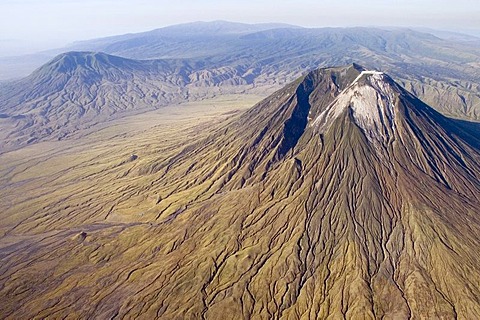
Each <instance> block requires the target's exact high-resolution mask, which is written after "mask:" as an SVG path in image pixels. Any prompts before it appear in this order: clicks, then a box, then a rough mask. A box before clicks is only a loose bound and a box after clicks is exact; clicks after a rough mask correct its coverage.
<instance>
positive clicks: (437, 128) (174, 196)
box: [0, 65, 480, 319]
mask: <svg viewBox="0 0 480 320" xmlns="http://www.w3.org/2000/svg"><path fill="white" fill-rule="evenodd" d="M189 124H191V123H190V122H189ZM187 127H188V126H186V125H184V124H182V123H181V122H174V121H173V122H171V123H170V124H168V125H164V126H163V127H161V128H159V127H152V128H150V129H148V130H145V131H144V132H137V133H136V135H135V136H131V137H130V136H127V137H126V138H127V139H124V140H122V141H123V142H122V143H118V140H115V138H112V139H111V140H110V141H103V142H102V143H100V142H98V143H96V144H93V143H87V142H85V143H84V144H79V145H72V146H69V148H67V149H62V150H67V151H62V152H60V151H59V152H57V153H55V152H56V150H57V149H55V147H53V146H52V149H51V150H50V155H48V156H41V155H38V154H37V153H36V152H38V149H35V146H32V147H30V148H26V149H21V150H19V151H17V152H24V154H23V155H25V156H30V157H32V158H33V159H34V160H32V161H35V164H34V165H32V162H28V163H27V162H26V160H25V161H23V162H22V161H19V160H17V162H15V163H14V165H15V169H12V167H11V166H10V167H9V165H7V164H5V163H3V164H2V165H1V169H2V175H3V176H4V178H3V179H4V180H2V181H7V180H8V181H9V182H8V185H9V186H10V192H11V193H10V197H6V198H5V199H4V200H3V201H4V202H6V201H10V203H15V205H11V206H9V205H2V210H3V213H2V219H3V222H2V229H1V230H2V234H3V237H2V243H3V245H2V248H1V251H0V253H1V256H0V259H1V264H0V300H1V301H2V302H1V303H0V315H1V317H2V318H6V319H29V318H39V319H40V318H59V319H60V318H62V319H63V318H72V319H73V318H85V319H88V318H97V319H113V318H130V319H135V318H143V319H153V318H161V319H250V318H252V319H280V318H281V319H342V318H349V319H370V318H372V319H373V318H376V319H409V318H412V319H454V318H458V319H480V286H479V283H480V269H479V265H480V242H479V241H480V240H479V235H480V216H479V214H478V213H479V208H480V198H479V195H480V183H479V181H480V138H479V135H478V132H479V131H478V130H479V126H478V125H477V124H475V123H468V122H466V121H459V120H454V119H450V118H446V117H444V116H443V115H441V114H440V113H438V112H436V111H435V110H434V109H432V108H431V107H429V106H428V105H426V104H425V103H423V102H422V101H420V100H419V99H417V98H416V97H415V96H414V95H412V94H411V93H409V92H407V91H406V90H405V89H403V88H402V87H401V86H400V85H399V84H397V83H396V82H395V81H394V80H393V79H392V78H391V77H389V76H388V75H387V74H384V73H382V72H378V71H368V70H365V69H364V68H362V67H360V66H358V65H349V66H345V67H335V68H323V69H318V70H315V71H312V72H309V73H308V74H307V75H305V76H303V77H301V78H299V79H298V80H296V81H294V82H293V83H291V84H289V85H287V86H286V87H285V88H283V89H281V90H279V91H277V92H275V93H274V94H273V95H271V96H269V97H268V98H266V99H264V100H262V101H261V102H259V103H257V104H256V105H255V106H253V107H252V108H250V109H248V110H246V111H244V112H234V113H232V114H230V115H223V116H222V117H215V118H213V119H210V120H209V121H206V122H202V123H200V124H198V125H197V126H193V128H192V127H189V128H187ZM90 138H92V137H90ZM125 140H126V141H125ZM48 146H50V145H49V144H48V143H45V144H44V145H43V146H42V147H43V148H45V147H48ZM22 150H23V151H22ZM14 154H15V152H13V153H11V154H10V156H11V157H13V155H14ZM8 156H9V155H3V158H2V159H3V160H7V158H8ZM3 160H2V161H3ZM10 165H11V164H10ZM7 168H10V169H9V171H6V170H7ZM40 168H41V170H45V171H44V172H43V174H42V175H39V174H38V171H37V172H34V171H35V170H40ZM47 169H48V170H47ZM34 177H35V178H34ZM12 183H13V184H15V187H13V186H12ZM17 187H18V188H20V187H21V189H19V190H21V192H20V191H19V192H17V193H15V192H13V191H11V189H14V188H17ZM14 197H15V198H14ZM18 199H20V200H21V201H18Z"/></svg>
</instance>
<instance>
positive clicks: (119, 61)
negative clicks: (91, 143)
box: [0, 21, 480, 150]
mask: <svg viewBox="0 0 480 320" xmlns="http://www.w3.org/2000/svg"><path fill="white" fill-rule="evenodd" d="M69 49H71V50H82V51H80V52H78V51H71V52H67V53H62V54H60V55H58V56H57V57H55V58H54V59H53V60H52V61H50V62H48V63H47V64H46V65H44V66H42V67H41V68H39V69H38V70H36V71H35V72H34V73H33V74H32V75H30V76H28V77H26V78H24V79H21V80H17V81H13V82H9V83H4V84H0V114H1V115H2V119H0V122H1V123H3V125H2V127H3V128H2V129H0V137H1V138H2V140H3V142H2V143H1V145H2V148H3V150H8V149H10V148H15V147H18V146H22V145H25V144H26V143H32V142H34V141H41V140H45V139H52V138H53V139H59V138H65V137H67V136H69V135H70V134H71V133H73V132H76V130H78V129H81V128H85V127H90V126H92V125H95V124H96V123H98V122H104V121H108V120H109V119H112V118H118V117H121V116H124V115H126V114H131V113H139V112H144V111H146V110H152V109H153V108H158V107H161V106H164V105H166V104H170V103H174V102H178V101H185V100H195V99H200V98H205V97H211V96H214V95H218V94H221V93H235V92H236V93H238V92H246V93H248V92H264V94H268V93H271V92H273V91H274V90H276V89H278V88H280V87H281V86H283V85H285V84H286V83H288V82H290V81H292V80H293V79H295V78H296V77H298V76H300V75H301V74H304V73H305V72H307V71H308V70H312V69H315V68H318V67H321V66H327V65H330V66H331V65H344V64H347V63H353V62H356V63H360V64H362V65H365V66H367V67H369V68H370V69H382V70H385V71H386V72H389V73H390V74H392V76H395V77H396V79H398V81H399V82H400V83H401V84H402V85H403V86H404V87H405V88H406V89H407V90H409V91H410V92H412V93H414V94H415V95H417V96H418V97H420V98H421V99H422V100H424V101H426V102H427V103H429V104H430V105H432V106H433V107H434V108H436V110H438V111H440V112H442V113H444V114H446V115H449V116H454V117H458V118H464V119H473V120H480V85H479V83H480V64H479V61H480V46H479V45H478V44H476V43H475V42H472V41H459V40H454V41H452V40H444V39H440V38H437V37H435V36H433V35H431V34H427V33H422V32H416V31H412V30H409V29H392V30H382V29H375V28H321V29H308V28H299V27H295V26H289V25H277V24H261V25H248V24H239V23H229V22H222V21H216V22H210V23H206V22H198V23H191V24H184V25H177V26H172V27H166V28H162V29H158V30H154V31H150V32H145V33H139V34H128V35H123V36H116V37H109V38H103V39H96V40H92V41H85V42H80V43H76V44H74V45H73V46H72V47H71V48H69ZM85 50H86V51H85Z"/></svg>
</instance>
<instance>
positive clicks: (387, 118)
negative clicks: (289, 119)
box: [311, 70, 402, 140]
mask: <svg viewBox="0 0 480 320" xmlns="http://www.w3.org/2000/svg"><path fill="white" fill-rule="evenodd" d="M401 94H402V90H401V88H400V86H398V85H397V84H396V83H395V81H393V80H392V79H391V78H390V77H389V76H388V75H386V74H385V73H383V72H380V71H374V70H363V71H361V72H360V74H359V75H358V76H357V77H356V78H355V79H354V80H353V81H352V83H351V84H350V85H349V86H347V87H346V88H345V89H344V90H343V91H342V92H341V93H340V94H339V95H338V96H337V97H336V98H335V100H334V101H333V102H332V103H331V104H330V105H329V106H328V107H327V108H326V109H325V110H324V111H323V112H322V113H321V114H320V115H318V116H317V117H316V118H315V119H314V120H313V122H312V124H311V125H312V126H317V127H318V128H319V130H320V131H325V130H327V129H328V128H329V127H330V125H331V124H332V123H333V120H334V119H336V118H337V117H339V116H340V115H341V114H343V113H344V112H346V111H348V112H350V113H351V116H352V119H353V121H354V122H355V123H356V124H357V125H358V126H359V127H360V128H362V129H363V130H364V132H365V133H367V136H368V137H369V138H371V139H373V140H385V139H387V140H388V138H389V136H390V135H391V133H392V131H393V130H394V129H395V121H394V119H395V113H396V110H395V109H396V108H395V104H396V103H397V99H398V96H399V95H401Z"/></svg>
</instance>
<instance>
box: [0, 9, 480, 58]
mask: <svg viewBox="0 0 480 320" xmlns="http://www.w3.org/2000/svg"><path fill="white" fill-rule="evenodd" d="M210 20H229V21H237V22H285V23H291V24H296V25H301V26H307V27H325V26H414V27H419V26H421V27H431V28H437V29H444V30H454V31H462V32H469V33H471V34H476V35H480V1H479V0H454V1H452V0H449V1H447V0H416V1H413V0H397V1H395V0H383V1H379V0H363V1H362V0H327V1H322V0H315V1H314V0H299V1H294V0H286V1H282V0H277V1H273V0H264V1H262V0H256V1H252V0H241V1H240V0H221V1H220V0H202V1H200V0H197V1H195V0H169V1H164V0H159V1H154V0H136V1H133V0H130V1H127V0H115V1H114V0H104V1H93V0H0V55H3V56H4V55H7V54H18V53H25V52H28V51H37V50H43V49H48V48H54V47H59V46H62V45H64V44H67V43H70V42H73V41H76V40H85V39H91V38H96V37H102V36H108V35H116V34H124V33H129V32H140V31H147V30H151V29H155V28H160V27H163V26H167V25H172V24H177V23H183V22H192V21H210Z"/></svg>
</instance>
